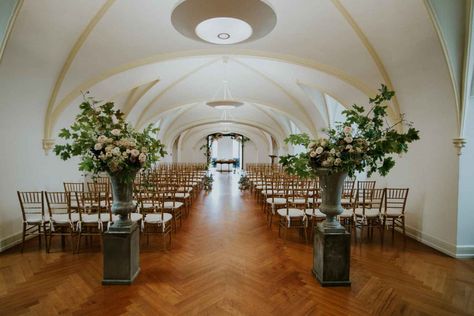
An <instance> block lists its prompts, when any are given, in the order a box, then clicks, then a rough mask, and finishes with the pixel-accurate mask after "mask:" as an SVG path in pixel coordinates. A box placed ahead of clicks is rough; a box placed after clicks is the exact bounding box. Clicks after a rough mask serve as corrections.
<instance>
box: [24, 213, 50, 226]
mask: <svg viewBox="0 0 474 316" xmlns="http://www.w3.org/2000/svg"><path fill="white" fill-rule="evenodd" d="M25 217H26V222H27V223H28V224H39V223H43V222H46V221H47V220H46V218H48V220H49V216H44V217H43V216H42V215H41V214H25Z"/></svg>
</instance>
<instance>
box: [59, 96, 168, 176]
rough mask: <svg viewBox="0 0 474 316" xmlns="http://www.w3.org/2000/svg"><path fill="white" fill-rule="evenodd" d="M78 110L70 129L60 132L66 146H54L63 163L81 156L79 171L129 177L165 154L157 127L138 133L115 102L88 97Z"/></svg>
mask: <svg viewBox="0 0 474 316" xmlns="http://www.w3.org/2000/svg"><path fill="white" fill-rule="evenodd" d="M79 108H80V110H81V111H80V113H79V114H78V115H77V116H76V119H75V121H74V123H73V124H72V125H71V127H70V128H63V129H61V131H60V132H59V137H60V138H63V139H65V140H66V143H65V144H59V145H56V146H55V147H54V152H55V154H56V155H58V156H59V157H61V159H63V160H67V159H70V158H71V157H73V156H80V157H81V162H80V164H79V170H81V171H87V172H91V173H94V174H97V173H99V172H107V173H109V174H115V173H125V174H126V173H127V172H135V171H137V170H139V169H140V168H144V169H147V168H150V167H151V166H152V165H153V164H154V163H155V162H157V161H158V160H159V159H160V158H161V157H163V156H164V155H165V154H166V151H165V150H164V146H163V144H162V143H161V142H160V141H159V140H158V139H157V138H156V133H157V132H158V129H157V128H153V126H152V125H151V124H150V125H149V126H148V127H146V128H145V129H144V130H143V131H142V132H139V131H137V130H135V129H134V128H133V127H132V126H130V125H129V124H128V123H127V122H126V121H125V119H124V113H123V112H121V111H120V110H118V109H115V108H114V103H113V102H106V103H101V102H98V101H96V100H94V99H93V98H91V97H88V96H87V95H85V96H84V101H83V102H82V104H81V105H80V106H79Z"/></svg>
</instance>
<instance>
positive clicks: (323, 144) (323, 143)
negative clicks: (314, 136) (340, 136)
mask: <svg viewBox="0 0 474 316" xmlns="http://www.w3.org/2000/svg"><path fill="white" fill-rule="evenodd" d="M327 144H328V141H327V140H326V139H324V138H321V139H320V140H319V145H320V146H323V147H324V146H326V145H327Z"/></svg>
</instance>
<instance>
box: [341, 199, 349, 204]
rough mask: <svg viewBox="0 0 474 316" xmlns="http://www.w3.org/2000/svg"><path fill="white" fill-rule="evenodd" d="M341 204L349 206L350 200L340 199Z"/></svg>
mask: <svg viewBox="0 0 474 316" xmlns="http://www.w3.org/2000/svg"><path fill="white" fill-rule="evenodd" d="M341 204H351V199H349V198H342V199H341Z"/></svg>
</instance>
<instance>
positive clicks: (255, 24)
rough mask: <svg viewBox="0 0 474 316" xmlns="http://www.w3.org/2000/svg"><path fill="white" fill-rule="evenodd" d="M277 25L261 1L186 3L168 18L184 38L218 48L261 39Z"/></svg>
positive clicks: (199, 0)
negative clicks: (215, 45)
mask: <svg viewBox="0 0 474 316" xmlns="http://www.w3.org/2000/svg"><path fill="white" fill-rule="evenodd" d="M276 21H277V18H276V14H275V12H274V11H273V9H272V8H271V7H270V6H269V5H268V4H266V3H265V2H263V1H262V0H185V1H183V2H181V3H180V4H178V6H177V7H176V8H175V9H174V10H173V13H172V15H171V23H172V24H173V26H174V28H175V29H176V30H177V31H178V32H180V33H181V34H183V35H184V36H186V37H188V38H191V39H195V40H200V41H204V42H207V43H211V44H217V45H229V44H237V43H242V42H250V41H254V40H256V39H259V38H262V37H264V36H265V35H267V34H268V33H270V32H271V31H272V30H273V28H274V27H275V25H276Z"/></svg>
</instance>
